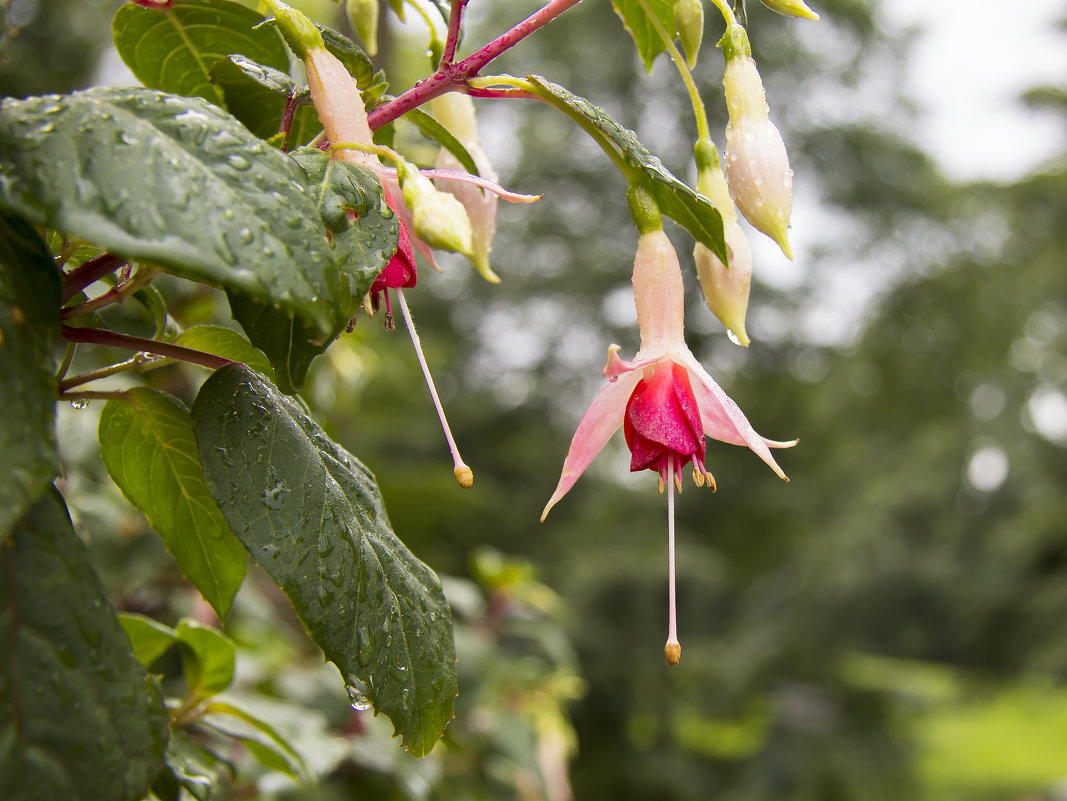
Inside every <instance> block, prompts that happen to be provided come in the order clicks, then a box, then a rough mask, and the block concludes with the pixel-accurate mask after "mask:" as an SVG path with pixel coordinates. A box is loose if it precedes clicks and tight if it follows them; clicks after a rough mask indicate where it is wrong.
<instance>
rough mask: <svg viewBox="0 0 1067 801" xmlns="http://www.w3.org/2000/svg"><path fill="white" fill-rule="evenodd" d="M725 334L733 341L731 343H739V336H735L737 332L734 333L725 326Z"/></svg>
mask: <svg viewBox="0 0 1067 801" xmlns="http://www.w3.org/2000/svg"><path fill="white" fill-rule="evenodd" d="M726 336H727V337H728V338H729V340H730V341H731V342H733V343H734V344H735V345H741V339H740V337H738V336H737V334H735V333H734V332H733V331H732V330H731V329H729V328H727V329H726Z"/></svg>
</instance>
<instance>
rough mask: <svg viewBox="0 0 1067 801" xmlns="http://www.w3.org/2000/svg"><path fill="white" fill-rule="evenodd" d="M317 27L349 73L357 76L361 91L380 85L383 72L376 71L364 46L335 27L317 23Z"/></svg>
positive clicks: (325, 42) (328, 47) (328, 46)
mask: <svg viewBox="0 0 1067 801" xmlns="http://www.w3.org/2000/svg"><path fill="white" fill-rule="evenodd" d="M315 27H316V28H318V29H319V33H321V34H322V42H323V44H325V45H326V49H327V50H329V51H330V52H331V53H333V55H335V56H336V57H337V59H338V60H339V61H340V62H341V63H342V64H344V65H345V69H346V70H348V74H349V75H351V76H352V77H353V78H355V80H356V86H358V87H359V90H360V91H361V92H365V91H367V90H368V89H370V88H371V87H374V86H378V85H380V84H381V83H382V82H383V81H384V77H383V76H382V73H380V72H378V73H375V71H374V65H373V64H372V63H371V60H370V57H369V56H368V55H367V54H366V53H365V52H364V51H363V48H361V47H360V46H359V45H357V44H356V43H355V42H353V41H352V40H351V39H349V38H348V37H347V36H345V35H343V34H340V33H338V32H337V31H335V30H334V29H333V28H327V27H326V26H325V25H319V24H317V23H316V25H315Z"/></svg>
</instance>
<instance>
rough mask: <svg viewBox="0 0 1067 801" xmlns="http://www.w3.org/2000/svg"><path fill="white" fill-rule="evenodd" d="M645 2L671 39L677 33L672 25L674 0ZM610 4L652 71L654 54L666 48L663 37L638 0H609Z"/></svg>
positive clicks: (648, 68)
mask: <svg viewBox="0 0 1067 801" xmlns="http://www.w3.org/2000/svg"><path fill="white" fill-rule="evenodd" d="M645 2H646V3H648V6H649V8H651V9H652V12H653V13H654V14H655V15H656V17H657V18H658V19H659V21H660V22H661V23H662V24H663V27H664V28H665V29H666V30H667V32H668V33H669V34H670V35H671V38H672V39H673V38H674V36H675V35H676V34H677V29H676V28H675V27H674V0H645ZM611 5H612V6H614V7H615V13H616V14H618V15H619V19H621V20H622V24H623V26H624V27H625V28H626V30H627V31H628V32H629V34H630V36H632V37H633V40H634V45H635V46H636V47H637V54H638V55H639V56H640V57H641V61H643V62H644V65H645V69H646V70H648V71H649V72H652V64H653V62H654V61H655V60H656V56H658V55H659V54H660V53H662V52H663V51H664V50H665V49H666V45H664V43H663V38H662V37H661V36H660V35H659V33H657V32H656V29H655V27H654V26H653V24H652V21H651V20H650V19H649V16H648V14H646V13H645V10H644V9H643V8H642V7H641V3H640V2H638V0H611Z"/></svg>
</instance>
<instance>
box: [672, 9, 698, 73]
mask: <svg viewBox="0 0 1067 801" xmlns="http://www.w3.org/2000/svg"><path fill="white" fill-rule="evenodd" d="M672 11H673V13H674V26H675V27H676V28H677V29H678V35H679V36H680V37H681V39H682V47H683V48H684V49H685V63H686V66H687V67H689V69H693V68H694V67H696V65H697V54H698V53H699V52H700V42H701V40H702V39H703V38H704V0H675V3H674V7H673V9H672Z"/></svg>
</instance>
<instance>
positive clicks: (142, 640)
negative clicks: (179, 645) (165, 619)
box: [119, 612, 178, 667]
mask: <svg viewBox="0 0 1067 801" xmlns="http://www.w3.org/2000/svg"><path fill="white" fill-rule="evenodd" d="M119 623H121V624H122V628H123V629H124V630H125V631H126V636H127V637H129V638H130V645H132V646H133V655H134V656H136V657H137V661H138V662H140V663H141V664H142V665H144V666H145V667H149V666H150V665H151V664H152V663H153V662H155V661H156V660H157V659H159V658H160V657H161V656H163V654H165V653H166V652H167V649H168V648H170V647H171V646H172V645H174V643H175V642H176V641H177V638H178V633H177V632H176V631H175V630H174V629H172V628H171V627H170V626H164V625H163V624H162V623H160V622H159V621H158V620H153V619H152V618H150V617H145V616H144V615H138V614H135V613H133V612H121V613H119Z"/></svg>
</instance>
